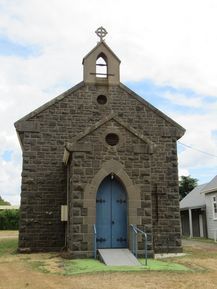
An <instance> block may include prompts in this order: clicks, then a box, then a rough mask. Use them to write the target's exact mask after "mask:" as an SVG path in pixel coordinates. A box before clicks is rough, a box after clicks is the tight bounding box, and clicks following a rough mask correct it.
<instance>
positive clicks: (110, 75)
mask: <svg viewBox="0 0 217 289" xmlns="http://www.w3.org/2000/svg"><path fill="white" fill-rule="evenodd" d="M96 34H97V36H99V38H100V41H99V42H98V43H97V45H96V46H95V47H94V48H93V49H92V50H91V51H90V52H89V53H88V54H87V55H86V56H85V57H84V58H83V74H84V82H85V83H96V84H97V83H98V84H105V85H106V84H107V85H110V84H111V85H118V84H119V83H120V63H121V61H120V59H119V58H118V57H117V56H116V55H115V54H114V52H113V51H112V50H111V49H110V48H109V46H108V45H107V44H106V43H105V40H104V39H103V38H104V37H105V36H106V34H107V31H106V30H105V29H104V28H103V27H99V28H98V29H97V30H96Z"/></svg>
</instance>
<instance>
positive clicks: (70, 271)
mask: <svg viewBox="0 0 217 289" xmlns="http://www.w3.org/2000/svg"><path fill="white" fill-rule="evenodd" d="M140 262H141V263H142V264H145V260H143V259H141V260H140ZM64 266H65V274H66V275H74V274H81V273H94V272H141V271H185V272H186V271H191V270H190V269H189V268H187V267H186V266H184V265H181V264H177V263H173V262H165V261H159V260H155V259H148V266H145V265H141V266H132V267H131V266H106V265H105V264H103V263H101V262H99V261H98V260H94V259H77V260H66V261H65V264H64Z"/></svg>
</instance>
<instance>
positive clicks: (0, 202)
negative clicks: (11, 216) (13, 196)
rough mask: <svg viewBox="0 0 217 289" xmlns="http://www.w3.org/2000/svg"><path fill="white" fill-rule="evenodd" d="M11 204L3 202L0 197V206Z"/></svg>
mask: <svg viewBox="0 0 217 289" xmlns="http://www.w3.org/2000/svg"><path fill="white" fill-rule="evenodd" d="M10 205H11V204H10V203H9V202H7V201H5V200H3V199H2V197H1V196H0V206H10Z"/></svg>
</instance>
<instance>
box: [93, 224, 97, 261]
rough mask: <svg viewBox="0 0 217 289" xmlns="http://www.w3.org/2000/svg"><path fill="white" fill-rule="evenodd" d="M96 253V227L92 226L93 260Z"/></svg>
mask: <svg viewBox="0 0 217 289" xmlns="http://www.w3.org/2000/svg"><path fill="white" fill-rule="evenodd" d="M96 251H97V247H96V225H95V224H93V255H94V259H96Z"/></svg>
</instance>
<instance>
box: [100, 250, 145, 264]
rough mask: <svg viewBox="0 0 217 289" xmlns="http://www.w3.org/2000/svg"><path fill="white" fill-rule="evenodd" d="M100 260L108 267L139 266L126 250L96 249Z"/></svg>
mask: <svg viewBox="0 0 217 289" xmlns="http://www.w3.org/2000/svg"><path fill="white" fill-rule="evenodd" d="M98 252H99V255H100V258H101V259H102V261H103V262H104V263H105V264H106V265H109V266H141V264H140V263H139V261H138V260H137V259H136V257H135V256H134V255H133V254H132V253H131V252H130V250H128V249H98Z"/></svg>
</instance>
